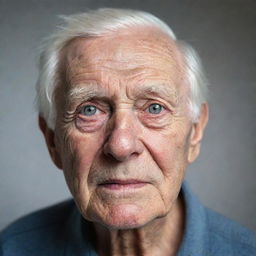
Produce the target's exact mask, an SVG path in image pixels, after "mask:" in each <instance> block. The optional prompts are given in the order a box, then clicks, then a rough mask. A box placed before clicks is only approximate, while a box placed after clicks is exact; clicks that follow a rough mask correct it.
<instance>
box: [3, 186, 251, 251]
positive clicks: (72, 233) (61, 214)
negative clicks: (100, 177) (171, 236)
mask: <svg viewBox="0 0 256 256" xmlns="http://www.w3.org/2000/svg"><path fill="white" fill-rule="evenodd" d="M181 193H182V194H183V197H184V200H185V206H186V220H185V221H186V222H185V223H186V224H185V233H184V236H183V240H182V243H181V246H180V249H179V252H178V256H255V255H256V236H255V234H254V233H253V232H251V231H249V230H247V229H246V228H244V227H242V226H240V225H239V224H237V223H235V222H233V221H231V220H229V219H228V218H226V217H224V216H222V215H220V214H218V213H215V212H213V211H212V210H209V209H207V208H205V207H203V206H202V205H201V204H200V202H199V201H198V200H197V199H196V197H195V196H194V195H193V194H192V193H191V191H190V189H189V188H188V185H187V184H186V183H184V184H183V186H182V190H181ZM93 236H94V233H93V229H92V224H91V223H90V222H88V221H86V220H84V219H83V218H82V217H81V215H80V213H79V212H78V210H77V208H76V206H75V203H74V201H73V200H69V201H66V202H63V203H61V204H58V205H55V206H52V207H49V208H47V209H44V210H40V211H38V212H36V213H32V214H30V215H28V216H26V217H23V218H22V219H20V220H18V221H16V222H15V223H13V224H12V225H10V226H9V227H7V228H6V229H5V230H4V231H2V232H1V233H0V256H97V253H96V252H95V250H94V246H93V243H92V242H91V239H92V238H93Z"/></svg>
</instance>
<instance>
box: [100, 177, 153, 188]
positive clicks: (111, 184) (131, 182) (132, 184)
mask: <svg viewBox="0 0 256 256" xmlns="http://www.w3.org/2000/svg"><path fill="white" fill-rule="evenodd" d="M147 184H148V182H145V181H142V180H136V179H127V180H119V179H110V180H106V181H104V182H102V183H100V184H99V186H101V187H103V188H106V189H110V190H120V189H122V190H123V189H136V188H141V187H144V186H145V185H147Z"/></svg>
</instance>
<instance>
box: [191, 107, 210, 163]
mask: <svg viewBox="0 0 256 256" xmlns="http://www.w3.org/2000/svg"><path fill="white" fill-rule="evenodd" d="M208 118H209V109H208V104H207V103H204V104H202V105H201V110H200V115H199V118H198V121H197V122H196V123H194V124H193V125H192V130H191V133H190V138H189V150H188V162H189V163H192V162H194V161H195V160H196V158H197V157H198V155H199V153H200V146H201V141H202V139H203V135H204V130H205V127H206V125H207V123H208Z"/></svg>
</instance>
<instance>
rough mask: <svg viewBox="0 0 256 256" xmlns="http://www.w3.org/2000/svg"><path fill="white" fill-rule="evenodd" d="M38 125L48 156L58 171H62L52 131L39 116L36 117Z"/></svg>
mask: <svg viewBox="0 0 256 256" xmlns="http://www.w3.org/2000/svg"><path fill="white" fill-rule="evenodd" d="M38 124H39V127H40V130H41V131H42V133H43V135H44V138H45V142H46V145H47V148H48V151H49V154H50V156H51V158H52V161H53V162H54V164H55V165H56V166H57V167H58V168H59V169H62V163H61V158H60V155H59V152H58V150H57V148H56V145H55V140H54V137H55V134H54V131H53V130H52V129H50V128H49V127H48V125H47V123H46V121H45V119H44V118H43V117H42V116H40V115H39V116H38Z"/></svg>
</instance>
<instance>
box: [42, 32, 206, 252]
mask: <svg viewBox="0 0 256 256" xmlns="http://www.w3.org/2000/svg"><path fill="white" fill-rule="evenodd" d="M61 60H62V61H61V67H60V76H61V83H60V84H59V86H58V88H57V90H56V93H55V95H56V107H57V121H56V127H55V130H54V131H52V130H51V129H49V128H48V127H47V125H46V122H45V120H43V118H42V117H39V124H40V128H41V130H42V132H43V134H44V136H45V139H46V143H47V146H48V149H49V152H50V155H51V157H52V159H53V161H54V163H55V164H56V166H57V167H59V168H60V169H62V170H63V172H64V175H65V178H66V181H67V184H68V186H69V189H70V191H71V193H72V195H73V196H74V199H75V201H76V204H77V206H78V208H79V210H80V212H81V214H82V215H83V217H84V218H85V219H87V220H90V221H92V222H93V223H94V228H95V234H96V241H95V244H96V249H97V252H98V254H99V255H176V252H177V250H178V248H179V245H180V243H181V239H182V235H183V230H184V206H183V200H182V197H181V196H180V195H179V191H180V187H181V184H182V181H183V178H184V174H185V170H186V167H187V165H188V164H189V163H191V162H193V161H194V160H195V159H196V158H197V156H198V154H199V150H200V142H201V139H202V137H203V131H204V128H205V126H206V123H207V120H208V107H207V105H206V104H203V105H202V107H201V114H200V117H199V119H198V122H197V123H192V121H191V117H190V115H189V111H188V107H187V97H188V93H189V90H188V85H187V81H186V75H185V64H184V60H183V56H182V54H181V53H180V51H179V48H178V47H177V45H176V44H175V42H174V41H172V40H171V39H170V38H169V37H167V36H166V35H164V34H163V33H162V32H159V31H157V30H155V29H153V28H136V29H133V30H122V31H119V32H117V33H115V34H109V35H105V36H103V37H98V38H87V39H75V40H73V41H71V42H70V43H69V44H68V45H67V46H66V47H65V48H64V49H63V51H62V54H61ZM152 104H159V105H157V106H158V107H160V109H161V110H160V112H159V113H151V112H152V111H151V110H152ZM88 105H92V106H95V107H96V108H97V111H96V113H93V115H91V116H88V115H86V114H85V109H86V108H88ZM86 106H87V107H86ZM150 106H151V108H150ZM153 106H156V105H153ZM110 179H111V182H110V183H111V185H109V184H108V185H106V183H108V182H109V180H110ZM113 179H115V180H116V179H118V182H116V181H115V182H113ZM120 180H121V181H125V182H126V183H129V184H128V186H123V185H120V184H119V181H120ZM131 180H132V181H131ZM134 180H136V182H137V181H139V182H138V183H139V185H138V186H137V185H134V184H133V185H131V184H130V183H133V181H134ZM113 183H115V184H113ZM116 183H118V184H116ZM126 185H127V184H126Z"/></svg>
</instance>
